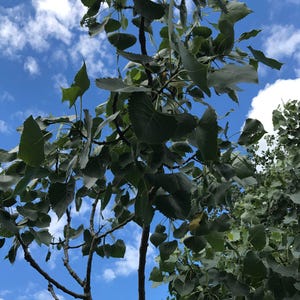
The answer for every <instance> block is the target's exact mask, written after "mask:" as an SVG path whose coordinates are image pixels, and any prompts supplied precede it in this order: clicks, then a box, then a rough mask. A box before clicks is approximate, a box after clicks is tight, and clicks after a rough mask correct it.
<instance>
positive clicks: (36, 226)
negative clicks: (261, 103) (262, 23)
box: [0, 0, 281, 300]
mask: <svg viewBox="0 0 300 300" xmlns="http://www.w3.org/2000/svg"><path fill="white" fill-rule="evenodd" d="M193 2H194V6H195V9H194V11H193V13H192V14H188V13H187V9H186V4H185V1H184V0H182V1H181V2H180V3H179V4H177V3H175V1H173V0H170V1H161V2H153V1H150V0H146V1H133V2H132V3H131V2H130V3H127V2H126V0H106V1H100V0H91V1H87V0H82V3H83V5H84V6H85V7H86V8H87V12H86V14H85V15H84V16H83V18H82V21H81V25H82V26H86V27H88V29H89V34H90V35H91V36H95V35H97V34H98V33H99V32H102V31H105V32H106V34H107V39H108V41H109V42H110V43H111V44H112V45H113V46H114V47H115V48H116V55H117V57H118V59H119V60H120V61H122V60H125V61H129V63H128V65H127V68H126V72H125V73H124V72H123V73H122V72H121V71H120V70H119V69H118V70H117V71H118V74H119V76H118V77H116V78H98V79H97V80H96V85H97V86H98V87H99V88H101V89H104V90H107V91H108V92H109V96H108V99H107V101H106V102H104V103H101V104H99V105H98V106H97V107H95V114H93V115H92V113H91V112H89V111H88V110H86V109H82V107H83V96H84V94H85V92H86V91H87V90H88V88H89V86H90V80H89V77H88V73H87V70H86V65H85V63H83V65H82V67H81V69H80V70H79V71H78V73H77V74H76V76H75V77H74V81H73V84H72V85H71V86H70V87H68V88H63V89H62V101H67V102H68V103H69V106H70V108H73V107H74V108H75V109H76V107H77V106H78V103H79V107H80V108H79V109H76V110H75V111H76V116H75V117H73V116H61V117H47V118H42V117H38V118H36V119H34V118H33V117H32V116H31V117H29V118H28V119H26V120H25V121H24V123H23V126H22V128H21V138H20V143H19V145H18V150H16V149H15V150H13V151H6V150H1V152H0V162H1V163H3V164H4V165H3V170H2V172H1V175H0V199H1V200H0V201H1V202H0V235H1V236H2V238H1V240H0V246H3V245H4V243H10V250H9V252H8V254H7V256H6V257H7V258H8V259H9V260H10V262H12V263H13V262H14V261H15V258H16V254H17V251H18V250H19V249H20V248H21V249H22V250H23V253H24V258H25V260H26V261H27V262H28V263H29V264H30V265H31V267H33V268H34V269H35V270H36V271H37V272H38V273H39V274H40V275H41V276H43V277H44V278H45V279H46V280H47V281H48V289H49V292H50V293H51V294H52V296H53V298H54V299H56V298H57V296H56V291H57V290H61V291H62V292H64V293H66V294H67V295H69V296H72V297H74V298H79V299H85V300H88V299H92V291H91V280H92V263H93V258H94V257H95V255H97V256H100V257H120V258H121V257H123V256H124V253H125V251H126V244H125V242H124V241H123V240H121V239H118V240H112V239H110V235H111V234H112V233H116V232H118V231H119V230H122V228H124V227H125V226H126V225H127V224H129V223H130V222H135V223H136V224H138V225H139V226H140V227H141V230H142V235H141V241H140V256H139V270H138V278H139V281H138V290H139V299H140V300H142V299H145V288H144V282H145V264H146V253H147V246H148V240H149V235H150V226H155V231H154V233H153V234H152V235H151V237H150V240H151V242H152V243H153V244H154V245H155V246H157V247H158V248H159V253H160V258H161V259H162V263H161V264H160V266H159V268H156V269H154V270H153V272H152V273H151V276H150V279H151V280H153V281H159V280H158V278H161V276H162V272H168V270H169V269H168V268H171V265H172V261H171V262H170V261H169V260H170V259H171V258H172V257H174V255H177V253H180V251H181V250H180V249H182V246H180V243H178V239H181V238H183V237H184V236H185V235H186V234H187V233H188V231H190V233H191V235H190V236H188V237H186V238H185V239H184V245H185V246H187V247H188V249H191V250H193V251H194V252H199V251H201V250H202V249H204V247H205V246H206V243H207V241H208V242H209V243H210V244H211V245H213V244H215V245H217V247H219V250H220V251H221V253H222V251H223V250H224V251H225V248H224V247H221V243H220V241H221V239H224V234H222V232H224V230H227V223H226V222H225V221H224V220H223V219H224V218H226V214H223V213H221V212H222V210H223V209H224V208H225V207H227V206H228V207H232V205H233V204H231V203H233V202H232V200H231V198H230V195H233V196H234V195H237V197H240V192H241V191H240V185H239V184H242V185H243V184H244V182H245V181H247V180H249V178H252V177H251V176H253V174H254V171H255V170H254V169H251V168H249V163H248V161H247V160H246V159H245V158H243V157H242V156H238V155H237V154H234V149H235V144H234V143H232V141H230V140H229V139H228V137H227V130H228V128H227V127H225V128H224V129H223V128H221V127H220V124H218V116H217V112H216V111H215V109H214V108H213V107H212V106H211V105H210V104H209V98H210V97H212V96H217V95H220V94H227V95H228V97H229V98H231V99H232V100H233V101H234V102H238V96H237V94H236V91H237V90H238V87H237V84H238V83H240V82H249V83H256V82H257V80H258V79H257V66H258V62H259V61H260V62H262V63H264V64H266V65H268V66H270V67H272V68H275V69H280V67H281V63H279V62H277V61H275V60H273V59H270V58H267V57H265V56H264V54H263V53H262V52H261V51H259V50H255V49H253V48H252V47H251V46H249V47H248V50H249V51H248V50H247V51H246V50H241V49H240V48H239V47H238V46H237V43H239V42H241V41H245V40H248V39H250V38H251V37H254V36H256V35H257V34H258V33H259V30H255V29H253V30H251V31H249V32H245V33H243V34H242V35H241V36H240V37H239V38H238V39H236V38H235V34H234V32H235V25H236V23H237V22H238V21H239V20H241V19H243V18H244V17H246V16H247V15H248V14H249V13H251V10H250V9H249V8H248V7H247V6H246V4H244V3H242V2H237V1H228V2H223V1H212V0H211V1H195V0H194V1H193ZM103 6H106V7H107V8H108V9H107V10H103V11H102V10H101V9H102V7H103ZM99 11H101V20H98V13H99ZM207 11H209V12H210V14H211V15H213V17H214V18H215V16H217V18H218V22H217V23H216V24H212V23H211V22H209V20H207V21H206V17H205V18H204V15H205V14H206V12H207ZM105 13H106V15H104V14H105ZM131 14H132V15H133V16H131ZM115 16H117V19H116V18H114V17H115ZM129 20H130V21H131V23H132V26H133V27H132V26H131V25H130V26H129V25H128V23H129ZM129 28H130V30H129ZM154 29H155V30H154ZM129 31H130V33H129ZM157 32H159V35H158V34H156V33H157ZM136 36H137V37H138V38H137V37H136ZM151 40H152V41H153V40H155V44H156V45H157V46H158V49H156V50H153V48H155V47H152V48H151V46H149V41H151ZM137 45H138V46H137ZM130 47H132V49H133V50H132V51H134V52H128V51H126V50H127V48H130ZM138 48H140V50H137V49H138ZM137 52H138V53H137ZM150 52H151V54H150ZM199 107H200V108H199ZM77 111H78V113H77ZM200 114H201V116H200V117H199V115H200ZM53 132H56V134H55V135H54V134H53ZM263 134H264V129H263V127H262V125H261V123H260V122H258V121H256V120H250V119H249V120H247V121H246V125H245V129H244V131H243V133H242V134H241V136H240V138H239V144H240V145H250V144H252V143H254V142H256V141H257V140H258V139H259V138H260V137H261V136H262V135H263ZM250 180H251V179H250ZM231 197H232V196H231ZM85 199H90V200H91V201H92V203H91V205H90V218H89V220H88V222H86V223H82V224H75V223H74V221H73V214H74V211H75V210H76V211H78V212H79V213H80V211H81V208H82V202H83V201H85ZM108 206H109V207H112V211H113V213H114V218H112V219H108V220H103V221H105V226H104V225H103V222H101V224H99V222H98V221H97V220H98V219H99V217H101V216H102V212H103V210H104V209H105V208H106V207H108ZM98 209H100V212H98ZM51 212H54V213H55V214H56V215H57V217H58V218H59V219H61V218H62V217H64V218H65V219H66V224H65V227H64V238H63V239H61V238H57V237H55V236H51V234H50V233H49V231H48V227H49V224H50V221H51ZM207 212H209V213H210V214H211V216H215V219H213V221H211V220H210V219H208V214H207ZM155 214H156V215H157V214H162V215H163V216H164V217H165V218H166V219H168V220H169V221H170V223H169V224H170V228H171V229H174V231H173V236H174V239H173V240H171V239H172V236H170V235H168V234H167V233H165V227H164V226H163V225H162V224H156V220H157V219H156V218H154V215H155ZM206 219H207V220H210V225H209V226H207V228H206V227H204V229H203V227H202V226H200V229H199V226H198V223H199V222H200V221H201V222H202V220H206ZM176 222H177V223H178V222H181V223H182V224H181V225H180V227H179V228H176V227H175V225H176ZM174 224H175V225H174ZM224 226H225V227H226V228H223V227H224ZM205 228H206V229H205ZM199 230H200V231H202V230H206V233H205V235H206V236H205V238H203V237H202V236H201V234H200V233H199ZM216 237H217V238H216ZM34 243H37V244H38V245H40V246H42V247H43V248H45V250H46V252H47V255H45V257H46V261H48V260H50V259H51V253H52V251H58V252H62V255H63V257H64V259H63V265H64V267H65V268H66V270H67V271H68V272H69V274H70V275H71V277H72V278H73V279H74V280H75V282H77V283H78V285H79V287H80V288H81V292H80V293H77V292H74V291H73V290H71V289H69V288H68V287H65V286H64V285H63V284H62V283H59V282H58V281H56V280H55V279H54V278H53V277H52V276H51V275H49V274H48V273H47V272H45V271H44V270H43V269H42V267H41V265H40V264H38V263H37V261H36V260H35V258H34V257H33V256H32V255H31V253H30V247H31V245H33V244H34ZM53 248H55V249H54V250H53ZM78 250H80V251H81V255H83V256H84V257H86V271H85V275H84V276H83V278H81V277H80V276H79V275H78V273H77V272H76V271H75V270H74V269H73V268H72V266H71V264H70V260H69V257H70V255H72V253H73V252H74V251H78ZM173 263H174V262H173ZM183 267H185V268H187V267H188V264H187V263H183ZM188 276H189V275H188ZM186 278H188V277H186ZM173 279H174V278H173ZM173 279H172V278H171V279H169V280H170V281H171V282H172V280H173ZM232 280H234V279H232ZM174 284H175V286H177V287H176V288H175V289H176V291H177V293H179V295H181V294H180V292H178V287H180V286H182V288H183V290H184V291H185V292H184V293H185V295H189V292H187V290H186V286H185V281H182V278H179V281H178V280H177V279H176V280H175V279H174ZM172 285H173V283H172ZM193 286H195V284H194V283H193ZM193 288H194V287H193ZM189 289H190V287H189ZM188 291H189V290H188ZM170 292H171V293H173V291H172V289H171V290H170ZM188 297H190V296H188Z"/></svg>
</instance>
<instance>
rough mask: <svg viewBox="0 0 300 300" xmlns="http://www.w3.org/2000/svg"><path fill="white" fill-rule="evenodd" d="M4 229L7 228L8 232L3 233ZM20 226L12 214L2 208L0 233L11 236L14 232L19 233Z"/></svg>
mask: <svg viewBox="0 0 300 300" xmlns="http://www.w3.org/2000/svg"><path fill="white" fill-rule="evenodd" d="M3 229H5V231H8V232H6V233H5V234H3V233H4V232H3ZM18 231H19V230H18V227H17V226H16V224H15V222H14V221H13V219H12V218H11V215H10V214H9V213H8V212H7V211H5V210H2V209H0V234H1V236H3V237H11V236H12V235H13V234H16V233H18Z"/></svg>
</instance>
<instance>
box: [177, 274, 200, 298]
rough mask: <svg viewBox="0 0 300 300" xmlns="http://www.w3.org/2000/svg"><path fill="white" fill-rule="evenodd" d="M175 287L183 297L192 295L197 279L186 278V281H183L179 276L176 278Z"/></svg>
mask: <svg viewBox="0 0 300 300" xmlns="http://www.w3.org/2000/svg"><path fill="white" fill-rule="evenodd" d="M173 284H174V288H175V290H176V291H177V292H178V294H179V295H180V296H181V297H185V296H188V295H191V293H192V291H193V290H194V288H195V281H194V280H191V279H190V278H188V277H187V278H186V279H185V281H184V282H183V281H182V280H180V279H179V278H176V279H175V280H174V283H173Z"/></svg>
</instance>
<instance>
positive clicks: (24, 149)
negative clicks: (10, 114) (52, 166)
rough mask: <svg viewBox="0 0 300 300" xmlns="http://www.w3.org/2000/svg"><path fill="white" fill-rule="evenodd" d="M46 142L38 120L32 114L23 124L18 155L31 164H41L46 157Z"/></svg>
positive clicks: (34, 165)
mask: <svg viewBox="0 0 300 300" xmlns="http://www.w3.org/2000/svg"><path fill="white" fill-rule="evenodd" d="M44 144H45V142H44V136H43V133H42V131H41V129H40V127H39V125H38V124H37V122H36V121H35V120H34V119H33V117H32V116H30V117H29V118H27V119H26V120H25V122H24V125H23V131H22V135H21V140H20V145H19V153H18V157H19V158H21V159H22V160H23V161H24V162H25V163H26V164H28V165H30V166H33V167H36V166H39V165H41V164H42V163H43V161H44V159H45V153H44Z"/></svg>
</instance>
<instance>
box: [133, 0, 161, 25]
mask: <svg viewBox="0 0 300 300" xmlns="http://www.w3.org/2000/svg"><path fill="white" fill-rule="evenodd" d="M133 3H134V9H135V11H136V12H137V13H138V14H140V15H142V16H143V17H145V18H146V19H148V20H150V21H151V20H155V19H160V18H162V17H163V16H164V14H165V9H164V7H163V6H162V5H161V4H159V3H156V2H153V1H150V0H143V1H140V0H134V1H133Z"/></svg>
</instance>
